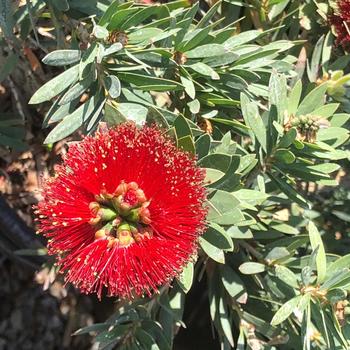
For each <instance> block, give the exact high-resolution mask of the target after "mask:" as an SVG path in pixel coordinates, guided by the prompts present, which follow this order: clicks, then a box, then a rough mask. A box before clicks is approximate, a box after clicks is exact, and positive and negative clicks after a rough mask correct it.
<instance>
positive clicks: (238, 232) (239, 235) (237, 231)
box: [226, 226, 254, 239]
mask: <svg viewBox="0 0 350 350" xmlns="http://www.w3.org/2000/svg"><path fill="white" fill-rule="evenodd" d="M226 232H227V234H228V235H229V236H230V237H231V238H234V239H252V238H253V237H254V236H253V233H252V231H251V230H250V229H249V228H246V227H237V226H231V227H229V228H228V229H227V230H226Z"/></svg>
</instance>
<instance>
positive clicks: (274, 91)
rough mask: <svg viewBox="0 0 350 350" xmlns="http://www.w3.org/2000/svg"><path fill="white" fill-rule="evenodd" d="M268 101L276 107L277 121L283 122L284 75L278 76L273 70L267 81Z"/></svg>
mask: <svg viewBox="0 0 350 350" xmlns="http://www.w3.org/2000/svg"><path fill="white" fill-rule="evenodd" d="M269 102H270V108H271V106H273V105H274V106H276V108H277V112H278V113H277V121H278V122H279V124H283V122H284V118H285V112H286V110H287V82H286V78H285V76H284V75H281V76H279V75H278V74H277V72H276V71H275V70H273V71H272V74H271V78H270V82H269Z"/></svg>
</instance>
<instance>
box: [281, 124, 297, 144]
mask: <svg viewBox="0 0 350 350" xmlns="http://www.w3.org/2000/svg"><path fill="white" fill-rule="evenodd" d="M296 137H297V130H296V129H295V128H291V129H290V130H288V131H287V132H286V133H285V134H284V135H283V136H282V137H281V139H280V141H279V143H278V148H287V147H289V146H290V145H291V144H292V143H293V142H294V140H295V139H296Z"/></svg>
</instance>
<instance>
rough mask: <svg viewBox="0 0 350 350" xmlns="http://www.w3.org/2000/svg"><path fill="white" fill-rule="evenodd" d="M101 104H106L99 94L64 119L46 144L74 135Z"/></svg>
mask: <svg viewBox="0 0 350 350" xmlns="http://www.w3.org/2000/svg"><path fill="white" fill-rule="evenodd" d="M101 103H104V101H102V100H101V97H100V95H99V94H97V95H95V96H93V97H91V98H90V99H89V100H88V101H87V102H85V103H84V104H82V105H81V106H80V107H79V108H78V109H76V110H75V111H74V112H73V113H72V114H69V115H67V116H66V117H64V118H63V120H62V121H61V122H60V123H58V125H56V127H55V128H54V129H53V130H52V131H51V132H50V133H49V134H48V135H47V137H46V139H45V141H44V143H45V144H48V143H54V142H56V141H59V140H62V139H63V138H65V137H67V136H68V135H70V134H72V133H73V132H74V131H75V130H77V129H78V128H80V127H81V126H82V125H83V124H84V122H86V121H87V120H88V119H89V117H90V116H91V114H92V113H93V111H94V109H95V108H98V107H99V106H100V104H101Z"/></svg>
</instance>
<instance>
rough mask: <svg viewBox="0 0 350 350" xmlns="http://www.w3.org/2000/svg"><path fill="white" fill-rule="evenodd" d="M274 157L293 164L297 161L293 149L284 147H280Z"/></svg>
mask: <svg viewBox="0 0 350 350" xmlns="http://www.w3.org/2000/svg"><path fill="white" fill-rule="evenodd" d="M274 157H275V159H276V160H278V161H279V162H281V163H285V164H292V163H294V162H295V155H294V154H293V153H292V152H291V151H289V150H287V149H284V148H280V149H278V150H277V151H276V152H275V153H274Z"/></svg>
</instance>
